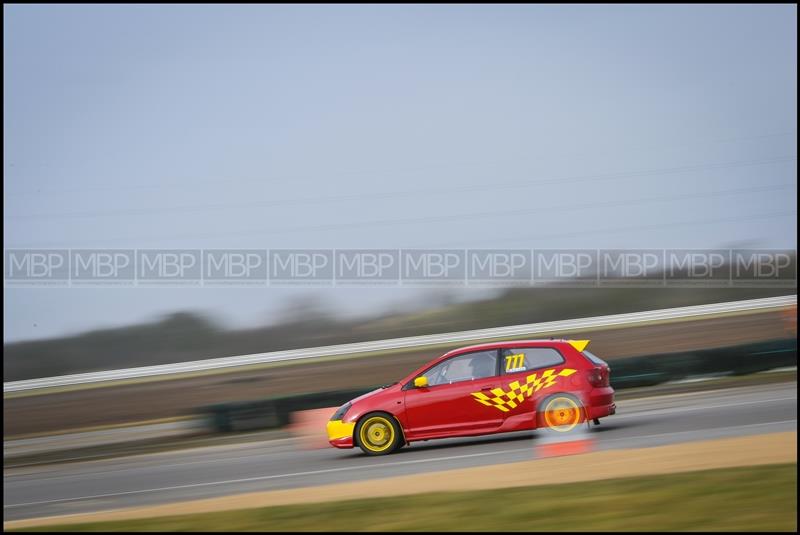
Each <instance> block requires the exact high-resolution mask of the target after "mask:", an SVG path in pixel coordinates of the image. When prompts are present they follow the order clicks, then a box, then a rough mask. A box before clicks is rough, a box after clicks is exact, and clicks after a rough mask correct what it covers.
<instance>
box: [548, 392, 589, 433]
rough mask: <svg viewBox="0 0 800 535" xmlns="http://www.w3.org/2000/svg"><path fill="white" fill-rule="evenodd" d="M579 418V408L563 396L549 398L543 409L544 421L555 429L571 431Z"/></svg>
mask: <svg viewBox="0 0 800 535" xmlns="http://www.w3.org/2000/svg"><path fill="white" fill-rule="evenodd" d="M580 420H581V408H580V407H579V406H578V404H577V403H575V400H574V399H572V398H568V397H565V396H560V397H556V398H553V399H551V400H550V401H548V402H547V406H546V407H545V409H544V422H545V424H547V427H549V428H550V429H553V430H555V431H561V432H562V433H563V432H566V431H571V430H572V428H574V427H575V426H576V425H578V423H579V422H580Z"/></svg>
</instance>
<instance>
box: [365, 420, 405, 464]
mask: <svg viewBox="0 0 800 535" xmlns="http://www.w3.org/2000/svg"><path fill="white" fill-rule="evenodd" d="M355 438H356V443H357V444H358V447H359V448H361V450H362V451H363V452H364V453H366V454H367V455H386V454H388V453H392V452H393V451H395V450H397V449H399V448H400V447H401V446H402V445H403V435H402V431H401V429H400V426H399V425H398V423H397V420H395V419H394V417H393V416H392V415H391V414H388V413H385V412H373V413H370V414H367V415H366V416H364V417H363V418H361V420H359V421H358V424H357V425H356V429H355Z"/></svg>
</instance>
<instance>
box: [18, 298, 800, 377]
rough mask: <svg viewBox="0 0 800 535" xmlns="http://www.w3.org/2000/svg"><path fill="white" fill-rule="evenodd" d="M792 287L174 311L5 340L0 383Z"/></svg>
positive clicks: (673, 304)
mask: <svg viewBox="0 0 800 535" xmlns="http://www.w3.org/2000/svg"><path fill="white" fill-rule="evenodd" d="M791 293H795V291H794V290H792V289H786V288H782V289H781V288H779V289H769V288H763V289H761V288H663V287H662V288H636V289H633V288H586V289H581V288H519V289H508V290H505V291H503V292H502V293H501V294H500V295H498V296H496V297H493V298H489V299H483V300H477V301H468V302H461V303H451V304H446V305H439V306H436V307H433V306H431V308H428V309H423V310H421V311H418V312H413V313H387V314H384V315H381V316H380V317H373V318H366V319H365V318H360V319H342V318H341V317H337V316H336V315H335V314H332V313H330V312H326V311H325V310H324V309H323V308H320V307H315V306H313V304H312V305H309V304H308V303H306V304H305V305H304V307H301V309H299V310H295V311H294V312H293V313H292V314H289V315H288V317H286V318H284V319H283V320H281V321H279V322H276V323H274V324H271V325H266V326H264V327H259V328H255V329H241V330H233V329H225V328H222V327H220V326H219V325H218V324H216V323H215V322H213V321H212V320H211V319H210V318H207V317H205V316H203V315H201V314H197V313H193V312H178V313H175V314H171V315H169V316H167V317H165V318H163V319H161V320H159V321H156V322H153V323H145V324H140V325H132V326H129V327H122V328H115V329H103V330H95V331H90V332H86V333H83V334H79V335H76V336H70V337H64V338H55V339H48V340H40V341H30V342H17V343H10V344H6V345H5V346H4V357H3V381H15V380H21V379H31V378H36V377H47V376H53V375H63V374H69V373H80V372H89V371H99V370H109V369H117V368H128V367H134V366H148V365H154V364H167V363H171V362H182V361H188V360H198V359H204V358H214V357H224V356H230V355H242V354H249V353H261V352H267V351H277V350H283V349H295V348H302V347H313V346H321V345H330V344H341V343H348V342H360V341H367V340H380V339H384V338H395V337H401V336H416V335H423V334H434V333H443V332H450V331H459V330H468V329H481V328H489V327H499V326H504V325H516V324H523V323H535V322H541V321H554V320H562V319H570V318H578V317H589V316H599V315H606V314H621V313H626V312H636V311H642V310H651V309H658V308H670V307H678V306H688V305H697V304H705V303H713V302H724V301H736V300H740V299H755V298H760V297H771V296H779V295H787V294H791Z"/></svg>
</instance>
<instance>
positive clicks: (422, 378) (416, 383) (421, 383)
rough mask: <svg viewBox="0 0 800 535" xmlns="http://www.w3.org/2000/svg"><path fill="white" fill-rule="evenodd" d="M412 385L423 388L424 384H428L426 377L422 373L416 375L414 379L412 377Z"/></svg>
mask: <svg viewBox="0 0 800 535" xmlns="http://www.w3.org/2000/svg"><path fill="white" fill-rule="evenodd" d="M414 386H415V387H416V388H425V387H426V386H428V378H427V377H425V376H424V375H422V376H420V377H417V378H416V379H414Z"/></svg>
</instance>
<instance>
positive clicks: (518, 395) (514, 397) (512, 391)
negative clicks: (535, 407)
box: [472, 368, 576, 412]
mask: <svg viewBox="0 0 800 535" xmlns="http://www.w3.org/2000/svg"><path fill="white" fill-rule="evenodd" d="M575 371H576V370H573V369H570V368H564V369H563V370H561V371H560V372H558V373H556V370H555V368H552V369H549V370H545V371H543V372H542V376H541V377H539V376H538V374H535V373H533V374H531V375H529V376H528V377H526V378H525V382H524V383H522V384H520V382H519V381H514V382H512V383H509V385H508V388H509V390H508V392H506V391H505V390H503V389H502V388H495V389H494V390H492V391H491V395H487V394H484V393H483V392H472V395H473V396H474V398H475V401H477V402H478V403H483V404H484V405H487V406H489V407H494V408H496V409H499V410H501V411H503V412H508V411H510V410H511V409H513V408H515V407H516V406H517V405H519V404H521V403H522V400H524V399H525V398H529V397H531V395H532V394H533V393H534V392H538V391H539V390H541V389H543V388H550V387H551V386H553V385H554V384H556V379H558V378H559V377H569V376H570V375H572V374H573V373H575Z"/></svg>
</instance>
